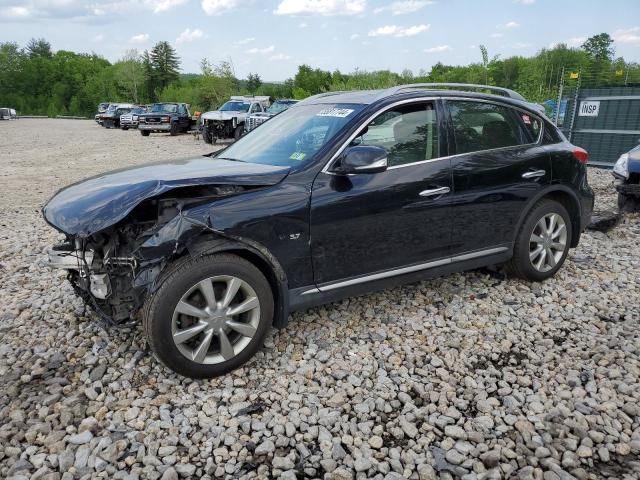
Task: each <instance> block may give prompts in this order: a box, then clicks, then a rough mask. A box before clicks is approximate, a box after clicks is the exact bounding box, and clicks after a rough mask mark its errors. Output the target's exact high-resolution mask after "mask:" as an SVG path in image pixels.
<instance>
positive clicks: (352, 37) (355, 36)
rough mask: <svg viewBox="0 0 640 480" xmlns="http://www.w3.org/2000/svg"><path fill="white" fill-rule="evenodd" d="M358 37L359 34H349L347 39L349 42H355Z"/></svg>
mask: <svg viewBox="0 0 640 480" xmlns="http://www.w3.org/2000/svg"><path fill="white" fill-rule="evenodd" d="M359 37H360V35H359V34H357V33H353V34H351V36H350V37H349V38H350V39H351V40H355V39H356V38H359Z"/></svg>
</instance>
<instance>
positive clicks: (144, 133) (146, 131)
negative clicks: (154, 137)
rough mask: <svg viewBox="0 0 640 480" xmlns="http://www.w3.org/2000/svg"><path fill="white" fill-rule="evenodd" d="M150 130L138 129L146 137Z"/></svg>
mask: <svg viewBox="0 0 640 480" xmlns="http://www.w3.org/2000/svg"><path fill="white" fill-rule="evenodd" d="M150 133H151V132H150V131H149V130H140V135H142V136H143V137H148V136H149V134H150Z"/></svg>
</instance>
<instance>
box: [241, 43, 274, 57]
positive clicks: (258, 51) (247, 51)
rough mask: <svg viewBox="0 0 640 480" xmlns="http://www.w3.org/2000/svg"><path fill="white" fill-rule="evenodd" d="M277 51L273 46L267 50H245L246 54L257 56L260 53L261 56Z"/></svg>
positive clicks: (266, 48)
mask: <svg viewBox="0 0 640 480" xmlns="http://www.w3.org/2000/svg"><path fill="white" fill-rule="evenodd" d="M275 49H276V47H274V46H273V45H269V46H268V47H265V48H257V47H254V48H250V49H249V50H245V53H250V54H256V53H259V54H260V55H266V54H267V53H272V52H273V51H274V50H275Z"/></svg>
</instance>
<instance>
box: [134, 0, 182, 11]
mask: <svg viewBox="0 0 640 480" xmlns="http://www.w3.org/2000/svg"><path fill="white" fill-rule="evenodd" d="M186 1H187V0H142V4H143V5H144V6H145V7H146V8H148V9H149V10H153V13H160V12H166V11H167V10H171V9H172V8H175V7H177V6H179V5H182V4H184V3H185V2H186Z"/></svg>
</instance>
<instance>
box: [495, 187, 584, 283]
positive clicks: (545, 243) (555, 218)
mask: <svg viewBox="0 0 640 480" xmlns="http://www.w3.org/2000/svg"><path fill="white" fill-rule="evenodd" d="M571 234H572V231H571V218H570V217H569V213H568V212H567V209H566V208H565V207H564V206H563V205H562V204H560V203H558V202H556V201H554V200H548V199H544V200H541V201H539V202H538V203H537V204H536V205H535V206H534V207H533V209H532V210H531V211H530V212H529V213H528V215H527V217H526V218H525V220H524V222H523V224H522V226H521V227H520V231H519V232H518V236H517V238H516V241H515V244H514V249H513V257H512V258H511V260H510V261H509V263H507V265H506V270H507V273H509V274H510V275H511V276H515V277H520V278H522V279H525V280H529V281H532V282H541V281H543V280H546V279H547V278H550V277H552V276H553V275H555V273H556V272H557V271H558V270H559V269H560V267H561V266H562V264H563V263H564V261H565V259H566V258H567V254H568V253H569V247H570V244H571Z"/></svg>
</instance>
